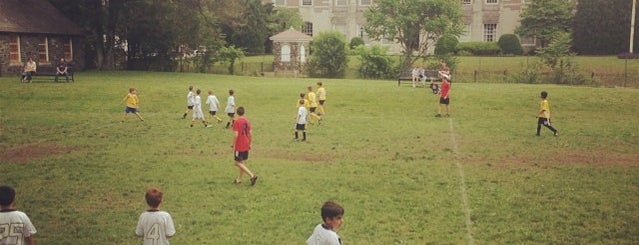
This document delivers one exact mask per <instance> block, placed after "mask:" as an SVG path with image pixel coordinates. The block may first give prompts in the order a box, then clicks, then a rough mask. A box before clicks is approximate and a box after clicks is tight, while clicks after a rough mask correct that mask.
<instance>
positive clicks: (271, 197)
mask: <svg viewBox="0 0 639 245" xmlns="http://www.w3.org/2000/svg"><path fill="white" fill-rule="evenodd" d="M77 78H78V79H77V80H78V82H77V83H74V84H52V83H34V84H18V83H17V82H15V81H14V80H15V79H8V78H1V79H0V83H1V84H2V86H3V90H2V92H0V102H1V103H0V126H1V129H2V131H0V132H1V134H0V142H2V143H0V156H3V158H1V159H7V156H8V155H9V154H10V153H12V152H15V151H16V150H17V149H20V148H21V147H27V148H29V149H38V148H45V149H50V150H51V151H54V152H57V154H51V155H48V156H46V157H43V158H35V159H33V160H31V161H27V162H20V161H8V160H1V159H0V161H1V163H0V164H1V166H2V169H3V171H2V172H1V173H0V180H2V183H3V184H4V183H6V184H10V185H13V186H15V187H16V188H17V190H18V192H19V195H18V200H17V206H18V207H19V208H20V209H21V210H24V211H26V212H27V213H28V214H29V216H30V217H31V219H32V220H33V221H34V223H35V225H36V227H37V228H38V234H37V240H38V242H39V243H41V244H139V241H140V239H138V238H135V237H133V230H134V228H135V225H136V222H137V216H138V215H139V213H140V212H141V211H142V210H145V209H146V206H145V204H144V200H143V193H144V190H145V189H146V188H147V187H149V186H159V187H160V188H162V189H163V190H164V191H165V193H166V196H165V203H164V204H163V206H162V208H163V209H165V210H167V211H169V212H170V213H171V214H172V215H173V217H174V220H175V222H176V225H177V229H178V235H177V236H176V237H174V238H173V239H172V242H173V243H175V244H301V243H303V241H304V240H305V239H306V238H307V236H308V235H309V234H310V232H311V231H312V228H313V226H314V225H315V224H316V223H317V222H319V221H320V219H319V214H318V209H319V206H320V205H321V202H323V201H324V200H327V199H334V200H337V201H338V202H340V203H342V204H343V205H344V206H345V208H346V224H345V225H344V227H343V228H342V229H341V230H340V234H341V235H342V236H343V240H344V242H345V243H347V244H461V243H465V242H467V237H468V234H467V232H466V224H465V211H466V208H467V209H468V210H469V211H470V213H471V220H472V233H471V235H472V237H473V239H474V240H475V242H476V243H478V244H490V243H504V244H513V243H528V244H534V243H539V244H548V243H578V244H579V243H581V244H583V243H607V244H612V243H616V244H636V243H638V242H639V232H637V230H636V229H635V227H638V226H639V223H638V220H639V219H637V217H638V216H639V209H638V208H637V206H636V203H638V202H639V195H637V193H639V169H638V168H637V166H639V163H638V160H637V159H639V149H637V145H639V136H638V135H637V134H638V133H637V132H639V117H638V116H637V115H639V109H638V108H637V107H636V105H637V104H638V103H639V99H638V98H639V91H637V90H633V89H609V88H581V87H564V86H552V85H512V84H464V83H458V84H457V83H456V84H454V85H453V97H452V98H453V99H452V103H453V104H452V105H453V117H452V118H451V119H446V118H443V119H438V118H434V117H432V115H433V114H434V108H435V105H436V101H437V97H436V96H433V95H432V94H428V93H427V91H425V90H424V89H412V88H409V87H407V86H404V87H400V88H397V87H396V86H395V84H394V83H393V82H389V81H361V80H325V81H324V82H325V84H326V87H327V90H328V93H329V99H328V106H327V112H328V116H327V117H326V120H325V122H324V123H323V124H322V126H320V127H312V129H311V130H310V132H309V142H308V143H296V142H293V141H292V140H291V139H292V135H291V132H292V130H291V128H292V126H293V116H294V114H295V108H294V107H293V102H294V100H295V98H296V97H297V94H298V93H299V92H302V91H304V88H305V87H306V86H307V85H309V84H312V83H314V82H315V81H316V80H304V79H274V78H273V79H268V78H253V77H233V76H215V75H203V74H175V73H142V72H121V73H90V72H86V73H80V74H78V76H77ZM189 84H193V85H195V86H196V87H199V88H203V89H204V90H208V89H213V88H214V89H216V92H217V95H218V96H219V98H220V101H221V102H222V104H224V101H225V99H226V91H227V90H228V89H229V88H233V89H235V90H236V91H237V96H236V97H237V101H238V104H240V105H243V106H246V108H247V116H248V117H249V118H250V119H251V120H252V122H253V127H254V144H253V149H252V151H251V159H250V166H251V168H252V169H253V170H254V171H255V172H257V173H258V174H259V175H261V176H262V177H261V179H260V180H259V183H258V184H257V185H256V186H255V187H248V186H246V185H241V186H236V185H232V184H230V182H231V181H232V179H233V177H234V176H235V174H236V170H235V168H234V167H233V166H232V161H231V152H230V149H229V148H228V145H229V143H230V140H231V137H232V135H231V133H230V132H229V131H227V130H223V129H222V125H220V126H218V127H215V128H208V129H205V128H202V127H201V126H200V127H195V128H189V127H188V121H187V120H182V119H179V118H180V117H181V114H182V113H183V111H184V100H185V98H184V97H185V95H186V87H187V86H188V85H189ZM129 86H134V87H136V88H138V90H139V92H140V98H141V102H142V111H143V113H144V115H145V117H146V118H147V121H146V122H144V123H141V122H138V121H135V120H134V118H129V120H128V121H127V122H125V123H124V124H119V123H118V121H119V119H120V113H121V111H122V110H123V108H122V106H121V105H118V103H119V102H120V100H121V99H122V98H123V97H124V95H125V94H126V92H127V88H128V87H129ZM541 90H547V91H549V93H550V101H551V106H552V109H553V115H554V117H555V119H554V121H553V122H554V123H555V126H556V127H557V128H558V129H559V130H560V132H561V136H560V137H557V138H554V137H552V136H551V135H550V133H549V132H548V131H547V130H546V131H544V136H542V137H534V136H533V135H534V127H535V123H536V119H535V117H534V116H535V112H536V110H537V107H538V102H539V101H538V98H537V97H538V96H537V95H538V93H539V91H541ZM451 129H452V130H451ZM458 165H459V166H462V167H463V170H464V172H465V178H464V181H465V183H466V190H467V194H468V205H467V207H464V205H463V204H462V201H461V200H462V199H461V191H460V190H461V189H460V188H461V184H460V183H461V177H460V174H459V169H458Z"/></svg>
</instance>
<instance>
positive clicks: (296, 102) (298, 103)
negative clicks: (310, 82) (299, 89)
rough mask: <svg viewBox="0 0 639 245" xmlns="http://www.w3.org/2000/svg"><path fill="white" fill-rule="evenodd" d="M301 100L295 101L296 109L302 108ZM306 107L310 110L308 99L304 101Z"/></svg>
mask: <svg viewBox="0 0 639 245" xmlns="http://www.w3.org/2000/svg"><path fill="white" fill-rule="evenodd" d="M300 100H301V99H297V100H295V108H298V107H300ZM304 107H306V108H308V107H309V103H308V100H307V99H304Z"/></svg>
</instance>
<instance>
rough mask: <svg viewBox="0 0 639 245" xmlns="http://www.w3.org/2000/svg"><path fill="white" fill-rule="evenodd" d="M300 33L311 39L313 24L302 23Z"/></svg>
mask: <svg viewBox="0 0 639 245" xmlns="http://www.w3.org/2000/svg"><path fill="white" fill-rule="evenodd" d="M302 33H304V34H306V35H309V36H311V37H312V36H313V23H311V22H304V24H303V25H302Z"/></svg>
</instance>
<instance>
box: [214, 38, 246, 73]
mask: <svg viewBox="0 0 639 245" xmlns="http://www.w3.org/2000/svg"><path fill="white" fill-rule="evenodd" d="M218 57H219V60H220V61H221V62H223V63H228V65H229V67H228V70H229V74H231V75H233V74H234V73H235V61H237V60H239V59H242V58H243V57H244V51H243V50H242V49H241V48H236V47H235V46H232V45H231V46H229V47H222V48H220V50H219V54H218Z"/></svg>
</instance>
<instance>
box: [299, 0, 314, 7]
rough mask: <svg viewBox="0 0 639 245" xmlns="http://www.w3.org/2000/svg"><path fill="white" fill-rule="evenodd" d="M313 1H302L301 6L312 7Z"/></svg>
mask: <svg viewBox="0 0 639 245" xmlns="http://www.w3.org/2000/svg"><path fill="white" fill-rule="evenodd" d="M312 5H313V0H302V6H312Z"/></svg>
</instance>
